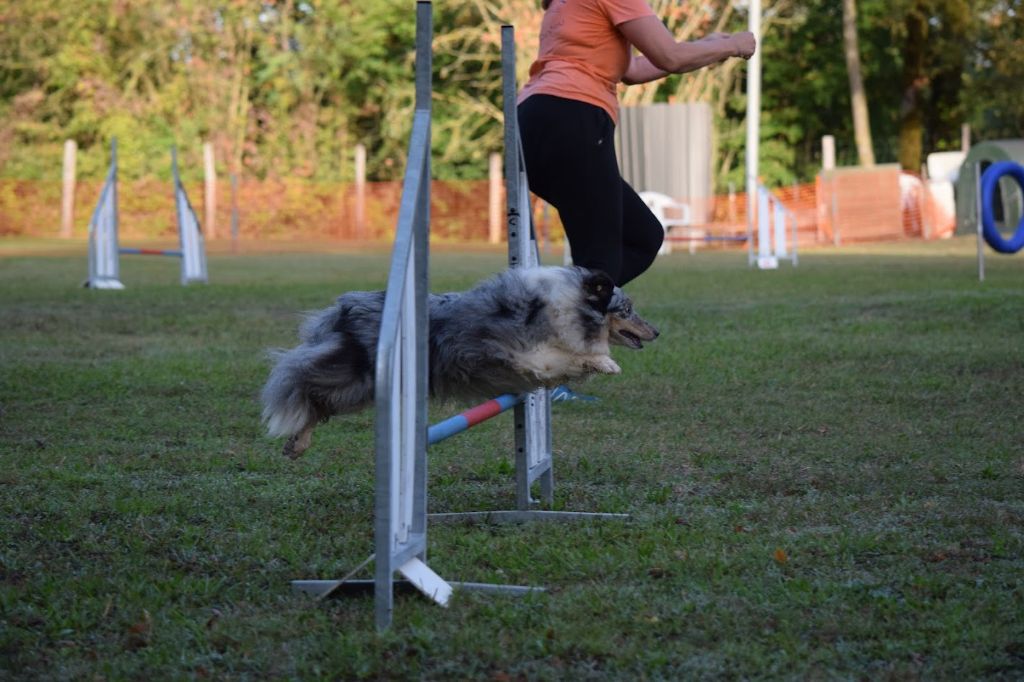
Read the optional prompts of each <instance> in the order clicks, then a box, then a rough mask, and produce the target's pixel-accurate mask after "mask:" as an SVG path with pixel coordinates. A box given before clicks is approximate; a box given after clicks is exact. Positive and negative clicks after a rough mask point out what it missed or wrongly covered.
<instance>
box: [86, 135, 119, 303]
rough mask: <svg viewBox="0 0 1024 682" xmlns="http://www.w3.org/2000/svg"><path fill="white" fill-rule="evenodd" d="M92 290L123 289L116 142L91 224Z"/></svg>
mask: <svg viewBox="0 0 1024 682" xmlns="http://www.w3.org/2000/svg"><path fill="white" fill-rule="evenodd" d="M86 286H88V287H90V288H92V289H124V284H122V283H121V270H120V262H119V260H118V249H117V138H116V137H115V138H114V139H113V140H111V142H110V167H109V169H108V170H107V178H106V181H104V183H103V189H102V190H101V191H100V200H99V202H97V204H96V209H95V210H94V211H93V212H92V218H91V219H90V220H89V279H88V281H87V282H86Z"/></svg>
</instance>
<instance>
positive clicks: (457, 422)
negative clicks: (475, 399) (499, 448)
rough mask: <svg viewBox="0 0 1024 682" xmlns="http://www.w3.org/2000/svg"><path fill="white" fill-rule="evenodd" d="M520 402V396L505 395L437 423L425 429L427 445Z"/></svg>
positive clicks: (449, 436) (485, 419)
mask: <svg viewBox="0 0 1024 682" xmlns="http://www.w3.org/2000/svg"><path fill="white" fill-rule="evenodd" d="M522 400H523V397H522V396H518V395H512V394H511V393H506V394H505V395H499V396H498V397H497V398H494V399H492V400H488V401H487V402H486V403H480V404H479V405H477V406H476V407H471V408H469V409H468V410H466V411H465V412H462V413H461V414H457V415H455V416H454V417H449V418H448V419H445V420H444V421H441V422H438V423H436V424H434V425H433V426H431V427H430V428H428V429H427V445H434V444H435V443H440V442H441V441H443V440H445V439H446V438H451V437H452V436H454V435H455V434H457V433H462V432H463V431H465V430H466V429H468V428H470V427H473V426H476V425H477V424H479V423H480V422H483V421H487V420H488V419H490V418H491V417H494V416H497V415H499V414H501V413H502V412H504V411H505V410H508V409H511V408H513V407H515V406H516V405H518V404H519V403H520V402H522Z"/></svg>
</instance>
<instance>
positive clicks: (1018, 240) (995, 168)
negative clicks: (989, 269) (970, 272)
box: [981, 161, 1024, 253]
mask: <svg viewBox="0 0 1024 682" xmlns="http://www.w3.org/2000/svg"><path fill="white" fill-rule="evenodd" d="M1004 175H1008V176H1010V177H1011V178H1013V179H1014V180H1016V181H1017V184H1018V185H1019V186H1020V188H1021V191H1024V166H1021V165H1020V164H1017V163H1014V162H1012V161H997V162H996V163H993V164H992V165H991V166H989V167H988V168H987V169H986V170H985V172H984V174H983V175H982V176H981V233H982V236H984V237H985V241H986V242H988V245H989V246H991V247H992V248H993V249H995V250H996V251H998V252H999V253H1017V252H1018V251H1020V250H1021V248H1024V217H1021V221H1020V223H1019V224H1018V225H1017V231H1016V232H1015V233H1014V235H1013V236H1012V237H1010V238H1009V239H1004V238H1003V235H1002V234H1000V233H999V230H997V229H996V221H995V217H994V216H993V210H992V209H993V200H994V198H995V191H996V187H998V186H999V179H1000V178H1002V177H1003V176H1004Z"/></svg>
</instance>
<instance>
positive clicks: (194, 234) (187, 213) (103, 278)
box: [85, 138, 208, 289]
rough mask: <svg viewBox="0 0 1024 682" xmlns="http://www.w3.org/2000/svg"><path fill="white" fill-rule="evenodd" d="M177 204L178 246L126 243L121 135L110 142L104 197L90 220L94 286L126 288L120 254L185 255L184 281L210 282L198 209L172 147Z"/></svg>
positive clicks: (99, 287)
mask: <svg viewBox="0 0 1024 682" xmlns="http://www.w3.org/2000/svg"><path fill="white" fill-rule="evenodd" d="M171 170H172V175H173V182H174V205H175V211H176V213H177V223H178V245H179V249H178V250H173V249H142V248H130V247H122V246H120V245H119V239H118V210H117V207H118V203H117V139H116V138H115V139H113V140H112V141H111V143H110V169H109V170H108V171H107V179H106V181H105V182H104V184H103V190H102V191H101V192H100V200H99V202H98V203H97V204H96V209H95V210H94V211H93V214H92V219H91V220H90V221H89V279H88V280H87V281H86V283H85V285H86V286H87V287H89V288H92V289H124V284H123V283H122V282H121V275H120V269H121V266H120V256H121V254H125V255H138V256H171V257H174V258H180V259H181V283H182V284H191V283H193V282H201V283H204V284H205V283H206V282H207V281H208V278H207V274H206V244H205V242H204V240H203V232H202V229H201V228H200V226H199V219H198V218H197V217H196V212H195V211H194V210H193V209H192V204H191V203H189V200H188V195H187V194H186V193H185V188H184V187H183V186H182V184H181V178H180V177H179V175H178V151H177V148H176V147H171Z"/></svg>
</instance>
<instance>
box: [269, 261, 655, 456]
mask: <svg viewBox="0 0 1024 682" xmlns="http://www.w3.org/2000/svg"><path fill="white" fill-rule="evenodd" d="M383 306H384V292H383V291H374V292H367V291H356V292H350V293H347V294H343V295H342V296H340V297H339V298H338V299H337V301H336V302H335V303H334V305H333V306H331V307H330V308H327V309H326V310H323V311H320V312H317V313H313V314H311V315H310V316H309V317H308V318H307V319H306V321H305V323H304V324H303V325H302V327H301V329H300V331H299V339H300V341H301V343H300V344H299V345H298V346H296V347H295V348H292V349H290V350H279V351H275V352H273V354H272V355H273V357H274V359H275V365H274V368H273V369H272V370H271V373H270V378H269V379H268V380H267V383H266V385H265V386H264V387H263V392H262V396H261V397H262V402H263V420H264V421H265V422H266V424H267V429H268V431H269V433H270V435H271V436H289V439H288V441H287V443H286V444H285V446H284V454H285V455H287V456H289V457H297V456H299V455H300V454H302V453H303V452H304V451H305V450H306V449H307V448H308V447H309V445H310V440H311V436H312V431H313V428H314V427H315V426H316V425H317V424H318V423H320V422H322V421H326V420H327V419H328V418H330V417H331V416H333V415H337V414H344V413H348V412H355V411H358V410H361V409H363V408H365V407H367V406H369V405H370V403H371V402H372V401H373V392H374V378H375V374H376V355H377V338H378V334H379V332H380V326H381V312H382V308H383ZM428 306H429V318H430V338H429V351H428V352H429V360H430V362H429V366H430V375H429V378H430V393H431V395H434V396H441V397H466V398H468V397H486V398H493V397H494V396H496V395H500V394H502V393H523V392H526V391H531V390H534V389H536V388H539V387H541V386H556V385H558V384H563V383H566V382H568V381H571V380H573V379H578V378H581V377H584V376H587V375H589V374H594V373H603V374H618V373H619V372H620V371H621V370H620V368H619V366H618V364H616V363H615V361H614V360H613V359H612V358H611V355H609V343H614V344H618V345H624V346H627V347H630V348H641V347H642V342H643V341H650V340H653V339H654V338H655V337H657V335H658V330H657V329H655V328H654V327H653V326H652V325H650V324H649V323H648V322H646V321H645V320H644V319H643V318H641V317H640V316H638V315H637V314H636V313H635V312H633V310H632V302H631V301H630V300H629V297H628V296H626V295H625V294H624V293H622V291H621V289H617V288H615V287H614V286H613V282H612V280H611V278H610V277H608V275H606V274H605V273H603V272H600V271H596V270H587V269H585V268H580V267H564V268H563V267H535V268H517V269H512V270H507V271H505V272H503V273H501V274H499V275H497V276H495V277H493V278H491V279H489V280H486V281H484V282H482V283H481V284H479V285H477V286H476V287H474V288H473V289H471V290H469V291H466V292H464V293H450V294H439V295H430V296H429V299H428Z"/></svg>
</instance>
